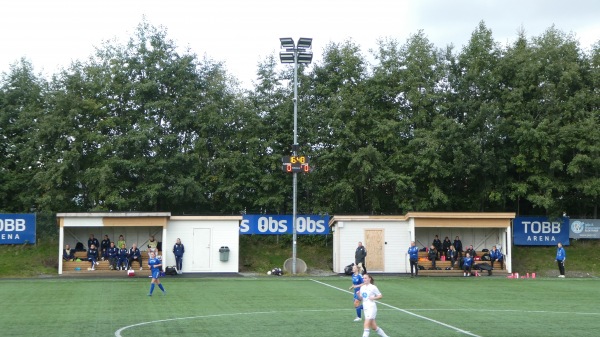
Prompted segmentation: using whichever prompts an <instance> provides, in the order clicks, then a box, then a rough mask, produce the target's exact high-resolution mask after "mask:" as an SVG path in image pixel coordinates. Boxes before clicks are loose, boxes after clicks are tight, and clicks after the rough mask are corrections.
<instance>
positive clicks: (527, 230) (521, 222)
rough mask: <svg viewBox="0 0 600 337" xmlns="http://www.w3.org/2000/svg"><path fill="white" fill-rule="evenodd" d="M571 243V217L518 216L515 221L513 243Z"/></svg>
mask: <svg viewBox="0 0 600 337" xmlns="http://www.w3.org/2000/svg"><path fill="white" fill-rule="evenodd" d="M559 242H560V243H562V244H563V245H564V246H568V245H569V218H564V217H563V218H557V219H553V220H550V219H548V218H547V217H517V218H515V220H514V221H513V243H514V244H515V245H518V246H554V245H556V244H557V243H559Z"/></svg>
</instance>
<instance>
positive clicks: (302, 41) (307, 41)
mask: <svg viewBox="0 0 600 337" xmlns="http://www.w3.org/2000/svg"><path fill="white" fill-rule="evenodd" d="M311 45H312V37H301V38H299V39H298V48H303V49H309V48H310V47H311Z"/></svg>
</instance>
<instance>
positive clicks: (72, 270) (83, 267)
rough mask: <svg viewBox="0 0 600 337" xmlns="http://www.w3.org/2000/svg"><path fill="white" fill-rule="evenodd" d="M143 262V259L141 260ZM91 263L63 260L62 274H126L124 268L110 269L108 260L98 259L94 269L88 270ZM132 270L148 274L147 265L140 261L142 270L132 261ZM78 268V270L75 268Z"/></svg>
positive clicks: (143, 274)
mask: <svg viewBox="0 0 600 337" xmlns="http://www.w3.org/2000/svg"><path fill="white" fill-rule="evenodd" d="M143 262H145V261H143ZM91 265H92V264H91V263H90V262H89V261H87V260H82V261H63V268H62V270H63V274H67V275H72V274H92V273H94V274H98V275H115V276H118V275H120V274H122V275H124V276H127V272H126V271H124V270H111V269H110V263H109V262H108V261H98V264H97V265H96V268H95V269H96V270H89V269H88V268H91ZM133 266H134V267H133V270H134V271H135V274H136V275H137V276H146V277H147V276H149V275H150V269H148V265H145V264H143V263H142V270H140V267H139V265H138V264H137V263H134V265H133ZM77 268H79V270H77Z"/></svg>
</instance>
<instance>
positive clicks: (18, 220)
mask: <svg viewBox="0 0 600 337" xmlns="http://www.w3.org/2000/svg"><path fill="white" fill-rule="evenodd" d="M23 243H35V214H0V244H2V245H12V244H23Z"/></svg>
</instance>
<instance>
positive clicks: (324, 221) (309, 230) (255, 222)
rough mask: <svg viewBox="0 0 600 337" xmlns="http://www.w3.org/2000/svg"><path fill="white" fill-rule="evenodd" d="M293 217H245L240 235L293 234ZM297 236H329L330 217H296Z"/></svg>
mask: <svg viewBox="0 0 600 337" xmlns="http://www.w3.org/2000/svg"><path fill="white" fill-rule="evenodd" d="M292 221H293V215H253V214H247V215H244V217H243V219H242V224H241V225H240V234H292V233H293V227H292ZM296 234H329V215H296Z"/></svg>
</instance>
